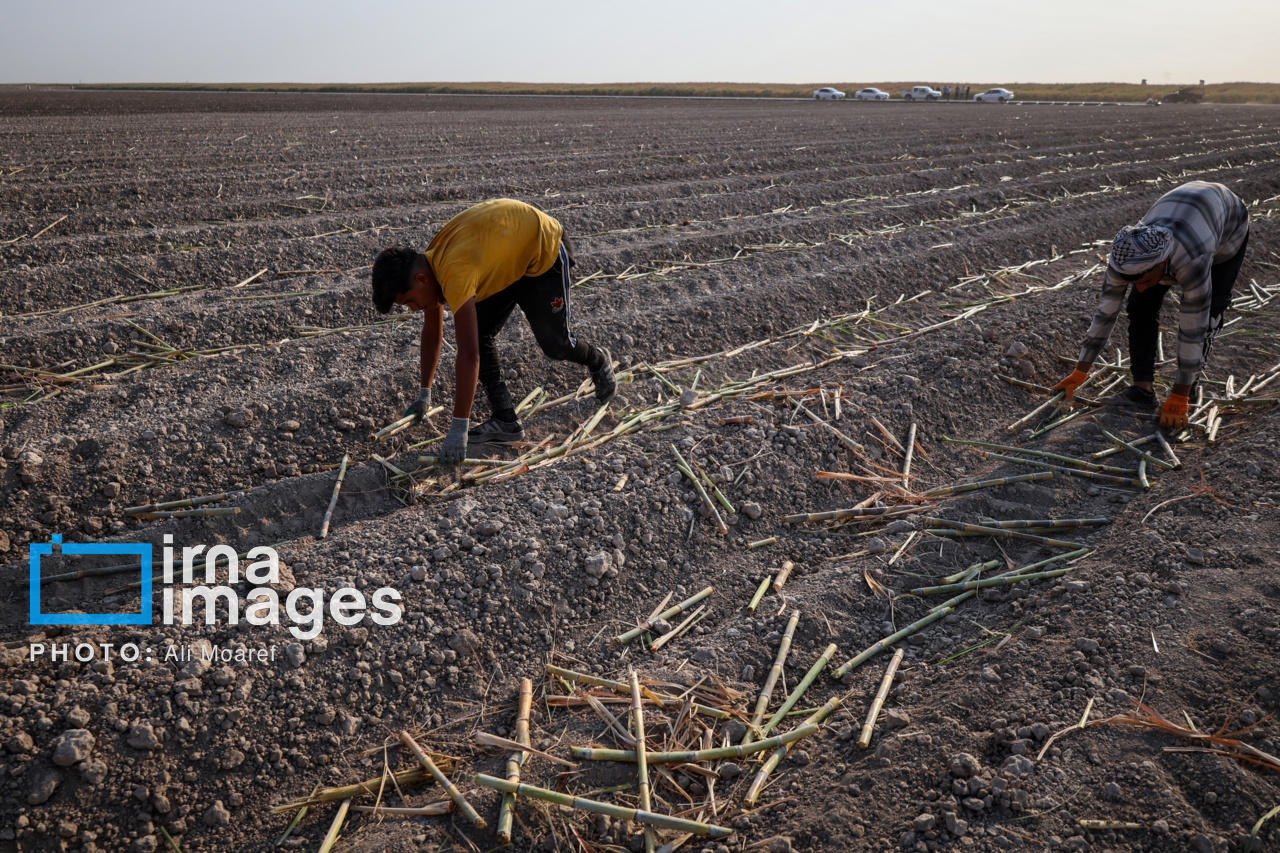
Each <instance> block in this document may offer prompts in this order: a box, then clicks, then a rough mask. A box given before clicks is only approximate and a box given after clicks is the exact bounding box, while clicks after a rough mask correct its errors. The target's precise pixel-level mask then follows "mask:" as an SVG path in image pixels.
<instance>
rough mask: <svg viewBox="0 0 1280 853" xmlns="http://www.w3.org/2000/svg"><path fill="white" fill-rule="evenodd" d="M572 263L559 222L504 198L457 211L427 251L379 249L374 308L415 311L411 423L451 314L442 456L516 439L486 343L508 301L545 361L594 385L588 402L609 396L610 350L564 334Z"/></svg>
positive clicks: (507, 397)
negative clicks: (450, 378)
mask: <svg viewBox="0 0 1280 853" xmlns="http://www.w3.org/2000/svg"><path fill="white" fill-rule="evenodd" d="M573 263H574V261H573V249H572V246H571V245H570V243H569V239H568V237H567V236H566V235H565V234H564V228H563V227H562V226H561V225H560V223H559V222H557V221H556V220H555V219H553V218H551V217H550V216H548V215H546V214H545V213H543V212H542V211H540V210H538V209H537V208H536V207H533V206H531V205H528V204H525V203H524V202H520V201H515V200H514V199H509V198H499V199H493V200H491V201H486V202H481V203H480V204H477V205H475V206H474V207H471V208H468V209H467V210H464V211H463V212H462V213H459V214H458V215H457V216H455V217H453V219H450V220H449V221H448V222H447V223H445V225H444V227H443V228H441V229H440V231H439V232H438V233H437V234H436V235H435V237H434V238H432V240H431V243H430V244H429V245H428V246H427V248H426V251H423V252H419V251H416V250H413V249H407V248H400V247H396V248H390V249H384V250H383V251H382V252H381V253H380V254H379V255H378V257H377V260H375V261H374V263H373V277H372V279H373V280H372V283H373V305H374V307H375V308H376V309H377V310H378V311H379V312H380V313H382V314H386V313H387V312H389V311H390V310H391V306H392V305H393V304H395V305H405V306H408V307H409V308H410V310H413V311H421V312H423V319H422V339H421V341H422V354H421V360H420V363H421V382H420V388H419V391H418V398H417V399H416V400H415V401H414V403H413V405H411V406H410V407H409V408H408V410H407V411H406V412H405V415H406V416H408V415H416V416H417V421H421V420H422V417H423V415H424V413H425V412H426V411H427V410H428V409H429V408H430V406H431V383H432V380H433V379H434V378H435V373H436V365H437V363H438V362H439V360H440V339H441V334H442V332H443V328H444V305H445V304H448V306H449V309H450V311H452V312H453V325H454V338H455V340H456V342H457V347H458V355H457V360H456V363H455V385H454V402H453V422H452V425H451V426H450V428H449V432H448V434H447V435H446V436H445V439H444V443H443V444H442V446H441V448H440V459H441V461H442V462H445V463H446V464H458V463H460V462H461V461H462V460H463V458H465V456H466V450H467V445H468V443H471V444H484V443H489V442H503V441H519V440H520V439H522V438H523V437H524V427H523V426H522V425H521V424H520V420H519V418H517V417H516V412H515V407H514V406H513V405H512V402H511V394H510V392H509V391H508V390H507V383H506V382H505V381H504V380H503V371H502V363H501V361H500V360H499V358H498V351H497V348H496V346H495V344H494V339H495V338H496V337H497V335H498V333H499V332H501V331H502V327H503V326H504V325H505V324H506V322H507V318H508V317H510V316H511V312H512V311H513V310H514V309H515V307H516V306H519V307H520V310H521V311H522V312H524V316H525V319H526V320H528V321H529V328H530V329H532V330H533V336H534V338H535V339H536V340H537V341H538V346H539V347H541V348H542V351H543V353H545V354H546V356H547V357H548V358H552V359H555V360H557V361H572V362H574V363H576V364H581V365H583V366H584V367H586V368H587V370H588V371H589V372H590V374H591V379H592V381H593V382H594V383H595V396H596V399H597V400H599V401H600V402H602V403H604V402H608V401H609V400H611V399H613V395H614V393H615V391H616V385H615V383H614V378H613V361H612V358H611V357H610V355H609V351H608V350H607V349H603V348H601V347H595V346H591V345H589V344H586V343H583V342H582V341H580V340H578V339H576V338H575V337H574V336H573V335H572V334H571V333H570V331H569V288H570V284H571V280H570V278H569V268H570V267H571V266H572V265H573ZM477 378H478V379H479V381H480V382H483V383H484V387H485V393H486V394H487V395H488V398H489V408H490V411H491V416H490V418H489V420H487V421H485V422H484V423H482V424H479V425H478V426H475V427H472V426H471V420H470V419H471V405H472V403H473V402H474V400H475V392H476V381H477Z"/></svg>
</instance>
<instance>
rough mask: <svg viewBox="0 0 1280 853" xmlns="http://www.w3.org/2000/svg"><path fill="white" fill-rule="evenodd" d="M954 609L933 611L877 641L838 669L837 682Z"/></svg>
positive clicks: (947, 608)
mask: <svg viewBox="0 0 1280 853" xmlns="http://www.w3.org/2000/svg"><path fill="white" fill-rule="evenodd" d="M954 609H955V608H954V607H943V608H941V609H939V610H937V611H931V612H930V613H929V614H928V615H927V616H924V617H923V618H921V619H917V620H916V621H915V622H912V623H911V624H910V625H908V626H907V627H905V628H903V629H902V630H900V631H895V632H894V633H892V634H890V635H889V636H887V637H885V638H884V639H883V640H877V641H876V642H874V643H872V644H871V645H870V646H868V647H867V648H866V649H863V650H862V651H861V652H859V653H858V654H857V655H855V656H854V657H852V658H850V659H849V660H847V661H845V662H844V663H842V664H841V665H840V666H839V667H838V668H837V669H836V671H835V673H834V677H835V678H836V679H837V680H840V679H843V678H844V677H845V676H847V675H848V674H849V673H850V672H852V671H853V670H855V669H857V668H858V667H860V666H862V665H863V664H864V663H866V662H867V661H869V660H871V659H872V658H873V657H875V656H876V655H878V654H880V653H881V652H883V651H884V650H885V649H887V648H889V647H890V646H892V645H893V644H894V643H896V642H898V641H899V640H903V639H905V638H907V637H909V636H911V635H912V634H914V633H915V632H916V631H919V630H920V629H921V628H925V627H927V626H929V625H932V624H933V623H934V622H937V621H938V620H939V619H942V618H944V617H946V616H949V615H950V614H951V613H952V612H953V611H954Z"/></svg>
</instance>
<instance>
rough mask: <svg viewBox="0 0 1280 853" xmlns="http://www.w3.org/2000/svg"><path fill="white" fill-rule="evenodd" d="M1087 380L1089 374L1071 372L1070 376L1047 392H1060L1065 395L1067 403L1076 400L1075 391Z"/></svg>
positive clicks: (1078, 371)
mask: <svg viewBox="0 0 1280 853" xmlns="http://www.w3.org/2000/svg"><path fill="white" fill-rule="evenodd" d="M1088 378H1089V374H1087V373H1085V372H1084V371H1083V370H1073V371H1071V375H1070V376H1068V377H1067V378H1066V379H1064V380H1062V381H1061V382H1059V383H1058V384H1057V385H1054V386H1053V387H1052V388H1050V389H1049V390H1051V391H1061V392H1062V393H1063V394H1065V395H1066V398H1067V402H1071V401H1072V400H1074V399H1075V398H1076V389H1077V388H1079V387H1080V386H1081V385H1083V384H1084V381H1085V380H1086V379H1088Z"/></svg>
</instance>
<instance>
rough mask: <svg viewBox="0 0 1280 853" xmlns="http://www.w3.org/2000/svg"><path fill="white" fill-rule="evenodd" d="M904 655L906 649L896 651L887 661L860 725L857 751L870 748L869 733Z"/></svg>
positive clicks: (873, 727)
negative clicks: (863, 721)
mask: <svg viewBox="0 0 1280 853" xmlns="http://www.w3.org/2000/svg"><path fill="white" fill-rule="evenodd" d="M904 654H906V649H898V650H897V651H896V652H894V653H893V657H892V658H891V659H890V660H889V666H888V667H887V668H886V669H885V671H884V678H882V679H880V689H879V690H877V691H876V698H875V699H874V700H873V701H872V703H871V708H870V710H868V711H867V721H866V722H865V723H863V724H862V731H861V732H860V733H859V734H858V748H859V749H866V748H867V747H869V746H871V733H872V731H874V730H875V727H876V718H877V717H879V716H880V709H881V708H882V707H883V706H884V700H885V699H886V698H887V697H888V696H889V688H890V687H891V686H893V676H894V675H895V674H896V673H897V671H898V665H899V664H901V663H902V656H903V655H904Z"/></svg>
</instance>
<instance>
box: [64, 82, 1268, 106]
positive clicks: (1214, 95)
mask: <svg viewBox="0 0 1280 853" xmlns="http://www.w3.org/2000/svg"><path fill="white" fill-rule="evenodd" d="M921 82H924V83H928V84H930V85H933V86H937V87H939V88H941V87H942V86H945V85H950V86H953V87H954V86H957V85H958V86H966V85H967V86H969V91H970V94H971V95H976V94H978V93H979V92H983V91H986V90H987V89H990V88H993V87H994V86H1004V87H1006V88H1009V89H1012V90H1013V91H1014V94H1015V95H1016V96H1017V98H1018V99H1019V100H1027V101H1145V100H1146V99H1147V98H1151V97H1155V98H1157V99H1161V98H1163V97H1164V96H1165V95H1168V94H1169V93H1170V92H1173V91H1175V90H1177V89H1178V88H1180V87H1181V86H1182V85H1186V84H1179V83H1165V84H1151V85H1147V86H1142V85H1139V84H1136V83H966V82H964V81H959V82H949V81H936V80H933V81H909V82H903V83H819V84H808V85H791V84H783V83H599V84H596V83H350V84H349V83H227V84H222V83H181V84H178V83H121V84H106V83H102V84H94V85H80V86H77V87H76V88H79V89H148V90H156V89H158V90H164V91H196V92H338V93H366V94H415V95H666V96H674V97H681V96H683V97H689V96H694V97H696V96H702V97H739V98H750V97H755V98H807V97H812V95H813V90H814V89H817V88H820V87H821V86H826V85H831V86H835V87H836V88H837V89H840V90H842V91H844V92H847V93H848V94H850V95H852V94H853V93H854V92H856V91H858V90H859V89H863V88H866V87H867V86H875V87H876V88H879V89H883V90H885V91H886V92H888V93H889V94H890V95H892V96H893V97H895V98H898V97H901V95H902V91H903V90H904V89H908V88H910V87H911V86H914V85H918V84H920V83H921ZM1204 89H1205V101H1206V102H1210V103H1216V104H1280V83H1215V84H1212V85H1208V86H1205V87H1204Z"/></svg>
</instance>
